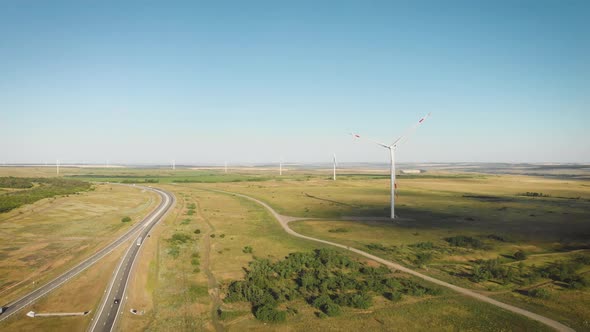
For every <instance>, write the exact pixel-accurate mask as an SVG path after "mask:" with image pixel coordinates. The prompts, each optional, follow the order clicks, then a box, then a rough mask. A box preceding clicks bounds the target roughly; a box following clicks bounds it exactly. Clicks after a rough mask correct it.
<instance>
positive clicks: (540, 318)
mask: <svg viewBox="0 0 590 332" xmlns="http://www.w3.org/2000/svg"><path fill="white" fill-rule="evenodd" d="M212 191H216V192H219V193H224V194H230V195H234V196H239V197H243V198H246V199H249V200H251V201H254V202H256V203H258V204H260V205H262V206H263V207H264V208H266V209H267V210H268V211H269V212H270V213H271V214H272V215H273V216H274V217H275V218H276V219H277V220H278V221H279V223H280V224H281V226H282V227H283V229H284V230H285V231H286V232H287V233H289V234H291V235H293V236H296V237H299V238H302V239H306V240H310V241H315V242H320V243H324V244H328V245H331V246H335V247H339V248H343V249H346V250H349V251H352V252H355V253H357V254H359V255H362V256H365V257H367V258H370V259H372V260H374V261H377V262H379V263H381V264H383V265H386V266H388V267H390V268H393V269H396V270H400V271H403V272H405V273H408V274H411V275H413V276H416V277H418V278H421V279H424V280H426V281H429V282H432V283H434V284H437V285H440V286H443V287H447V288H450V289H452V290H454V291H456V292H458V293H461V294H463V295H467V296H470V297H472V298H474V299H476V300H479V301H483V302H486V303H489V304H491V305H495V306H496V307H499V308H502V309H504V310H508V311H511V312H514V313H517V314H520V315H523V316H526V317H528V318H530V319H534V320H536V321H539V322H541V323H543V324H545V325H547V326H550V327H552V328H554V329H555V330H557V331H568V332H569V331H574V329H572V328H570V327H568V326H565V325H563V324H562V323H560V322H558V321H555V320H553V319H551V318H547V317H545V316H541V315H538V314H536V313H534V312H530V311H528V310H524V309H522V308H518V307H515V306H513V305H510V304H506V303H503V302H500V301H497V300H494V299H492V298H489V297H487V296H485V295H482V294H479V293H477V292H475V291H472V290H469V289H467V288H463V287H459V286H455V285H453V284H449V283H448V282H445V281H442V280H439V279H435V278H432V277H429V276H427V275H425V274H422V273H420V272H416V271H414V270H411V269H409V268H407V267H405V266H403V265H400V264H397V263H394V262H391V261H388V260H385V259H383V258H380V257H377V256H375V255H371V254H369V253H367V252H364V251H362V250H359V249H355V248H352V247H348V246H345V245H343V244H339V243H335V242H330V241H326V240H321V239H316V238H313V237H310V236H305V235H302V234H299V233H297V232H295V231H294V230H292V229H291V228H289V225H288V224H289V222H291V221H295V220H304V219H309V218H297V217H289V216H283V215H280V214H279V213H277V212H276V211H275V210H274V209H273V208H271V207H270V206H269V205H268V204H266V203H264V202H262V201H260V200H258V199H256V198H253V197H250V196H246V195H243V194H238V193H232V192H227V191H221V190H212Z"/></svg>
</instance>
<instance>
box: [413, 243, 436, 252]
mask: <svg viewBox="0 0 590 332" xmlns="http://www.w3.org/2000/svg"><path fill="white" fill-rule="evenodd" d="M410 247H413V248H418V249H424V250H428V249H432V248H434V245H433V244H432V242H430V241H429V242H420V243H414V244H410Z"/></svg>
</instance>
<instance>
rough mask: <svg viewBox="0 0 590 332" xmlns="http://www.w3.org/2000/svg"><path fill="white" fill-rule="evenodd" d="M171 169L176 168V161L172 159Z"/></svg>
mask: <svg viewBox="0 0 590 332" xmlns="http://www.w3.org/2000/svg"><path fill="white" fill-rule="evenodd" d="M172 170H173V171H175V170H176V161H175V160H174V159H172Z"/></svg>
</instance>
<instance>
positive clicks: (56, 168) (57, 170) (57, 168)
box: [55, 159, 59, 175]
mask: <svg viewBox="0 0 590 332" xmlns="http://www.w3.org/2000/svg"><path fill="white" fill-rule="evenodd" d="M55 170H56V172H57V175H59V159H58V160H56V161H55Z"/></svg>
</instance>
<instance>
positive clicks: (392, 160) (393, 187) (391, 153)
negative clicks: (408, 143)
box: [352, 113, 430, 219]
mask: <svg viewBox="0 0 590 332" xmlns="http://www.w3.org/2000/svg"><path fill="white" fill-rule="evenodd" d="M429 116H430V113H428V114H426V116H424V117H423V118H421V119H420V121H418V123H416V124H415V125H413V126H412V127H410V128H408V129H407V130H406V131H405V132H404V133H403V134H402V136H400V137H399V138H398V139H396V140H395V141H394V142H393V143H392V144H390V145H387V144H383V143H380V142H377V141H374V140H372V139H366V140H368V141H371V142H373V143H375V144H377V145H380V146H382V147H384V148H386V149H388V150H389V158H390V159H389V162H390V166H391V183H390V188H391V219H395V190H396V189H397V185H396V183H395V149H396V148H397V145H398V144H399V143H400V142H401V141H402V140H403V139H404V138H406V137H408V135H409V134H411V133H412V132H413V131H414V130H416V128H418V126H420V125H421V124H422V122H424V120H426V118H428V117H429ZM352 136H353V137H354V138H361V136H360V135H358V134H352Z"/></svg>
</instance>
